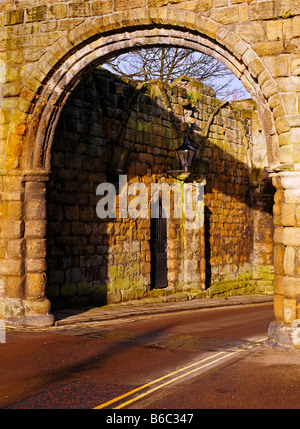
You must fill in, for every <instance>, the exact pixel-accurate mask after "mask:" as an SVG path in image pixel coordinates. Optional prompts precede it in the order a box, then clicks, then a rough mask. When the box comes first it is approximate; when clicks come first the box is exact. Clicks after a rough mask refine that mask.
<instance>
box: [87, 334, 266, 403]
mask: <svg viewBox="0 0 300 429" xmlns="http://www.w3.org/2000/svg"><path fill="white" fill-rule="evenodd" d="M261 341H264V340H259V341H256V342H255V344H254V345H252V346H249V347H248V349H250V348H252V347H254V346H255V345H257V344H258V343H260V342H261ZM245 350H247V349H238V350H235V351H232V352H225V351H223V352H219V353H216V354H214V355H212V356H209V357H207V358H204V359H201V360H199V361H197V362H195V363H192V364H190V365H187V366H185V367H183V368H180V369H178V370H176V371H173V372H170V373H169V374H166V375H164V376H163V377H160V378H157V379H155V380H153V381H150V382H149V383H146V384H143V385H142V386H140V387H137V388H135V389H133V390H130V391H129V392H127V393H124V394H123V395H120V396H118V397H116V398H113V399H111V400H109V401H107V402H104V403H103V404H101V405H98V406H97V407H95V408H94V409H98V410H99V409H101V408H106V407H108V406H109V405H112V404H115V403H118V402H120V401H122V399H125V398H127V397H128V396H132V395H134V394H135V393H137V392H140V391H141V390H143V389H146V388H148V387H151V386H153V385H155V384H158V383H160V384H158V385H157V386H154V387H152V388H151V389H149V390H147V391H146V392H143V393H141V394H140V395H137V396H134V397H133V398H131V399H129V400H128V401H125V402H122V403H121V404H119V405H117V406H115V407H114V409H116V410H117V409H121V408H124V407H126V406H127V405H130V404H132V403H133V402H135V401H138V400H139V399H142V398H144V397H145V396H148V395H150V394H151V393H153V392H155V391H157V390H159V389H162V388H163V387H166V386H168V385H169V384H171V383H174V382H175V381H178V380H180V379H182V378H184V377H187V376H189V375H191V374H193V373H195V372H197V371H200V370H201V369H204V368H206V367H208V366H210V365H214V364H216V363H218V362H220V361H222V360H224V359H226V358H229V357H232V356H234V355H235V354H237V353H241V352H243V351H245ZM180 373H182V374H180ZM178 374H179V375H178ZM170 377H172V378H170ZM166 379H169V380H167V381H164V380H166Z"/></svg>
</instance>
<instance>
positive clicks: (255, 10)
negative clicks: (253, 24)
mask: <svg viewBox="0 0 300 429" xmlns="http://www.w3.org/2000/svg"><path fill="white" fill-rule="evenodd" d="M275 13H276V12H275V1H274V0H269V1H263V2H253V3H252V2H251V4H250V6H249V17H250V20H251V21H256V20H263V19H272V18H277V17H276V15H275Z"/></svg>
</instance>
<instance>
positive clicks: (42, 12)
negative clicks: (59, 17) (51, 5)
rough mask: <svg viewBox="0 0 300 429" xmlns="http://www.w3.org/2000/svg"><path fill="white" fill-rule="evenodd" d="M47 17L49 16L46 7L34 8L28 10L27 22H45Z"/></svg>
mask: <svg viewBox="0 0 300 429" xmlns="http://www.w3.org/2000/svg"><path fill="white" fill-rule="evenodd" d="M46 15H47V6H46V5H41V6H36V7H32V8H31V9H27V10H26V21H27V22H36V21H43V20H45V19H46Z"/></svg>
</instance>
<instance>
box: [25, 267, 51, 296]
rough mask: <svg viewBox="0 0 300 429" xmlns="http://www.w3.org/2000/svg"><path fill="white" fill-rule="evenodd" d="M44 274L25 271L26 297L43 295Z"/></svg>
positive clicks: (44, 285)
mask: <svg viewBox="0 0 300 429" xmlns="http://www.w3.org/2000/svg"><path fill="white" fill-rule="evenodd" d="M45 287H46V274H45V273H27V276H26V285H25V288H26V289H25V291H26V298H27V299H40V298H43V297H44V295H45Z"/></svg>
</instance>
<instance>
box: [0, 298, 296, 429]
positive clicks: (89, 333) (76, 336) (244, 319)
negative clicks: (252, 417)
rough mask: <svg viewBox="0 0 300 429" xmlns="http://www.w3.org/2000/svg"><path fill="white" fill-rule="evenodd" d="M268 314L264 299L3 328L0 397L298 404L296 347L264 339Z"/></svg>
mask: <svg viewBox="0 0 300 429" xmlns="http://www.w3.org/2000/svg"><path fill="white" fill-rule="evenodd" d="M272 320H273V304H272V303H264V304H254V305H241V306H232V307H225V308H214V309H201V310H192V311H183V312H180V313H176V314H159V315H153V316H145V317H143V316H138V317H131V318H127V319H122V320H120V319H117V320H112V321H107V322H94V323H82V324H77V325H70V326H60V327H51V328H49V329H45V330H32V329H26V330H8V331H7V332H6V342H5V343H1V344H0V362H1V371H0V407H1V408H2V409H98V410H101V409H102V410H112V409H114V410H129V409H131V410H132V409H135V410H137V409H139V410H162V409H164V410H199V409H258V408H264V409H270V408H273V409H274V408H300V399H299V398H300V371H299V368H300V366H299V354H298V353H295V352H286V351H284V352H283V351H281V350H276V349H273V348H270V347H266V346H265V345H264V340H265V339H266V337H267V329H268V326H269V323H270V322H271V321H272ZM99 412H100V411H99ZM170 416H171V417H170V418H173V414H172V415H171V414H170ZM114 418H115V415H114ZM174 418H175V417H174ZM176 418H177V417H176ZM186 418H187V419H188V418H189V417H188V416H186ZM115 423H118V422H115ZM132 423H134V422H132ZM165 423H166V422H165ZM136 425H137V424H136ZM133 426H135V424H133Z"/></svg>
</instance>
